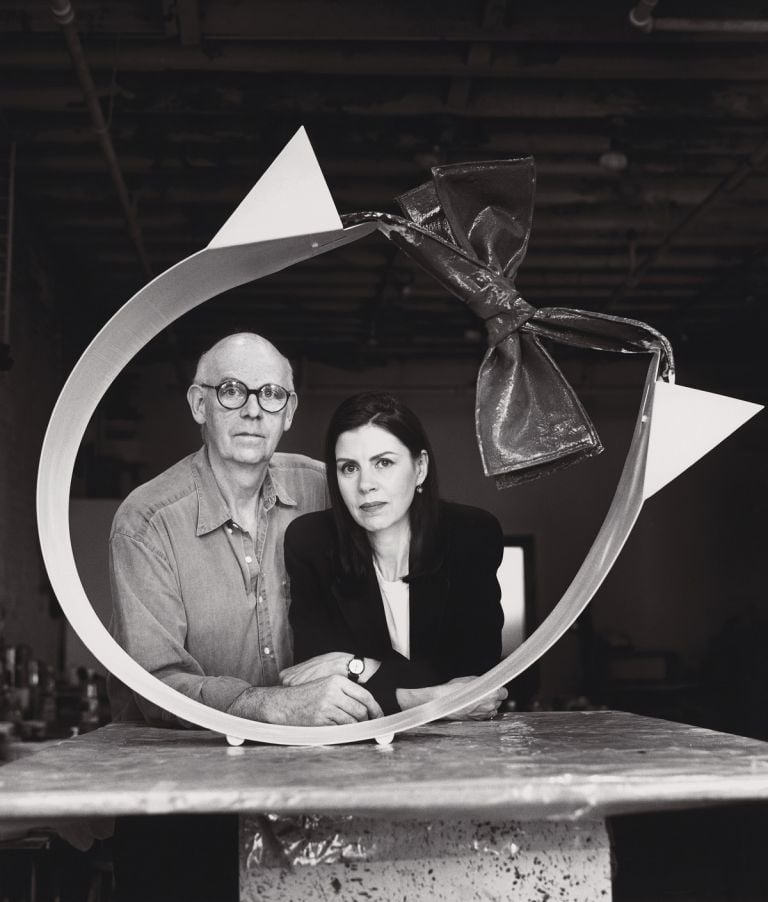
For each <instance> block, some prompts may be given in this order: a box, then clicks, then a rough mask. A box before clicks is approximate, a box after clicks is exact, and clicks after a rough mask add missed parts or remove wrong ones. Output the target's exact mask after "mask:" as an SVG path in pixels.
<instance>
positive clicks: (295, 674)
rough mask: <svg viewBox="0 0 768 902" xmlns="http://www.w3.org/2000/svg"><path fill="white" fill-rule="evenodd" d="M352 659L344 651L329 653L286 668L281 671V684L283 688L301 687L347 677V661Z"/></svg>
mask: <svg viewBox="0 0 768 902" xmlns="http://www.w3.org/2000/svg"><path fill="white" fill-rule="evenodd" d="M351 657H352V655H351V654H347V653H346V652H343V651H329V652H326V653H325V654H324V655H316V656H315V657H314V658H310V659H309V660H308V661H302V662H301V664H294V665H293V667H286V668H285V670H281V671H280V682H281V683H282V685H283V686H300V685H301V684H302V683H310V682H312V680H320V679H322V678H323V677H329V676H343V677H345V676H346V675H347V661H349V659H350V658H351Z"/></svg>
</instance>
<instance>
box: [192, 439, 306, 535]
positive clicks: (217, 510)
mask: <svg viewBox="0 0 768 902" xmlns="http://www.w3.org/2000/svg"><path fill="white" fill-rule="evenodd" d="M192 472H193V475H194V480H195V488H196V490H197V530H196V535H198V536H203V535H205V534H206V533H208V532H213V530H214V529H218V528H219V527H220V526H223V525H224V524H225V523H228V522H229V520H231V518H232V515H231V514H230V512H229V508H228V507H227V503H226V501H225V500H224V498H223V496H222V494H221V489H220V488H219V484H218V483H217V482H216V477H215V476H214V475H213V469H212V467H211V462H210V460H209V458H208V449H207V448H206V447H205V446H203V447H202V448H201V449H200V450H199V451H198V452H197V453H196V454H195V455H194V456H193V458H192ZM260 495H261V503H262V504H263V505H264V509H265V510H271V509H272V508H273V507H274V506H275V503H277V502H279V503H280V504H283V505H285V506H286V507H296V506H297V505H296V501H295V500H294V499H293V498H292V497H291V495H290V493H289V492H288V490H287V489H286V487H285V484H284V483H283V481H282V480H281V479H280V477H279V476H278V475H277V473H276V472H275V470H274V468H273V467H271V466H270V467H268V468H267V475H266V477H265V478H264V482H263V484H262V486H261V493H260Z"/></svg>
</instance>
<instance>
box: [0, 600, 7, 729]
mask: <svg viewBox="0 0 768 902" xmlns="http://www.w3.org/2000/svg"><path fill="white" fill-rule="evenodd" d="M6 720H8V687H7V686H6V684H5V608H4V607H2V606H0V722H4V721H6Z"/></svg>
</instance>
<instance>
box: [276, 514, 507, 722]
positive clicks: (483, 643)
mask: <svg viewBox="0 0 768 902" xmlns="http://www.w3.org/2000/svg"><path fill="white" fill-rule="evenodd" d="M440 511H441V513H440V517H441V524H440V534H441V538H442V543H441V544H442V548H441V551H442V564H441V566H440V567H439V569H438V570H437V571H435V572H434V573H431V574H428V575H424V576H421V577H415V578H413V579H412V580H411V581H410V582H409V586H410V652H411V658H410V660H409V659H408V658H405V657H403V656H402V655H400V654H398V653H397V652H396V651H394V650H393V648H392V645H391V643H390V639H389V631H388V630H387V621H386V615H385V613H384V604H383V602H382V599H381V592H380V591H379V585H378V582H377V581H376V573H375V571H374V568H373V557H371V561H370V565H369V567H368V572H367V573H366V575H365V578H364V579H362V580H351V579H344V578H342V576H341V572H340V569H339V567H338V564H337V563H336V561H337V558H336V544H337V543H336V531H335V527H334V524H333V519H332V515H331V512H330V511H328V510H326V511H317V512H316V513H312V514H305V515H304V516H302V517H298V518H297V519H296V520H294V521H293V522H292V523H291V524H290V525H289V526H288V529H287V530H286V533H285V565H286V569H287V571H288V576H289V579H290V586H291V607H290V615H289V616H290V622H291V626H292V628H293V645H294V659H295V661H296V662H297V663H298V662H301V661H306V660H307V659H308V658H312V657H314V656H315V655H320V654H324V653H325V652H329V651H343V652H349V653H350V654H355V655H360V656H362V657H369V658H375V659H376V660H379V661H381V667H380V668H379V670H378V671H377V672H376V673H375V674H374V675H373V676H372V677H371V679H370V680H368V681H367V682H366V683H365V688H366V689H368V690H369V691H370V692H371V694H372V695H373V696H374V698H376V700H377V701H378V702H379V704H380V705H381V707H382V709H383V710H384V713H385V714H392V713H394V712H397V711H399V710H400V708H399V706H398V704H397V700H396V698H395V690H396V689H397V688H398V687H401V688H413V687H418V686H433V685H437V684H439V683H444V682H446V681H447V680H450V679H453V678H454V677H459V676H473V675H480V674H483V673H485V672H486V671H487V670H489V669H490V668H491V667H493V666H495V665H496V664H498V662H499V658H500V657H501V628H502V625H503V622H504V615H503V613H502V609H501V602H500V600H501V590H500V588H499V584H498V581H497V579H496V570H497V569H498V567H499V564H500V563H501V557H502V553H503V548H504V540H503V536H502V532H501V527H500V526H499V523H498V521H497V520H496V518H495V517H493V516H492V515H491V514H489V513H487V512H486V511H483V510H480V509H479V508H476V507H466V506H465V505H461V504H451V503H448V502H441V506H440Z"/></svg>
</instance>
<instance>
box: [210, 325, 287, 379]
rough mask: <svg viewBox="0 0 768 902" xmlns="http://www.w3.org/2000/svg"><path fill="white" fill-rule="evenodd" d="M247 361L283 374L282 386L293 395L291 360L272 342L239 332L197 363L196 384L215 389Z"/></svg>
mask: <svg viewBox="0 0 768 902" xmlns="http://www.w3.org/2000/svg"><path fill="white" fill-rule="evenodd" d="M245 361H247V362H249V363H251V364H253V363H254V362H255V363H263V364H264V365H265V366H266V367H268V368H269V369H272V368H277V369H278V370H279V371H280V372H281V373H282V378H281V379H280V380H279V382H280V385H282V386H283V388H287V389H289V390H290V391H293V370H292V368H291V364H290V363H289V362H288V359H287V358H286V357H285V356H283V354H281V353H280V351H278V350H277V348H276V347H275V346H274V345H273V344H272V342H271V341H267V339H266V338H263V337H262V336H261V335H256V334H255V333H254V332H236V333H235V334H234V335H227V336H226V337H225V338H222V339H221V341H217V342H216V344H215V345H214V346H213V347H212V348H209V349H208V350H207V351H206V352H205V353H204V354H202V356H201V357H200V359H199V360H198V362H197V369H196V370H195V383H196V384H198V385H200V384H201V383H203V382H207V383H209V384H214V385H215V384H217V383H218V382H219V381H220V380H221V379H222V378H226V376H227V375H229V374H230V373H232V372H234V371H235V370H236V369H237V368H238V366H239V365H240V364H241V363H243V362H245Z"/></svg>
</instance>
